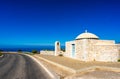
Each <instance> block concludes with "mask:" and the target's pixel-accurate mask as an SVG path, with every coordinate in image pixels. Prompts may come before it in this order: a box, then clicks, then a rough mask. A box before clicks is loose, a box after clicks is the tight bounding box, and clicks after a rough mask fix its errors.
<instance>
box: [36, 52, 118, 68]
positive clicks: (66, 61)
mask: <svg viewBox="0 0 120 79" xmlns="http://www.w3.org/2000/svg"><path fill="white" fill-rule="evenodd" d="M37 56H40V57H43V58H45V59H47V60H50V61H53V62H55V63H58V64H61V65H64V66H67V67H70V68H73V69H75V70H78V69H82V68H86V67H91V66H108V67H117V68H120V62H114V63H112V62H109V63H106V62H82V61H79V60H75V59H71V58H67V57H61V56H49V55H40V54H38V55H37Z"/></svg>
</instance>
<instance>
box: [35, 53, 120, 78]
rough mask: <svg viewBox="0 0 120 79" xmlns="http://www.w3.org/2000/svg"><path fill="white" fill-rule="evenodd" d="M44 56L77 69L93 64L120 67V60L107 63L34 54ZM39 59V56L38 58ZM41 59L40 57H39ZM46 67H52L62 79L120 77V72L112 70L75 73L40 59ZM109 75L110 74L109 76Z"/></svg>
mask: <svg viewBox="0 0 120 79" xmlns="http://www.w3.org/2000/svg"><path fill="white" fill-rule="evenodd" d="M37 56H39V57H42V58H45V59H47V60H50V61H52V62H55V63H58V64H61V65H64V66H67V67H70V68H72V69H75V70H80V69H84V68H88V67H91V66H106V67H113V68H120V62H116V63H112V62H109V63H106V62H82V61H79V60H75V59H71V58H67V57H60V56H49V55H40V54H38V55H34V57H37ZM38 59H39V58H38ZM39 60H40V59H39ZM40 61H41V62H42V63H43V64H44V65H45V66H46V67H48V68H49V69H51V70H52V71H54V72H56V73H57V74H58V75H60V76H61V79H63V78H66V79H88V78H89V79H120V73H118V72H112V71H93V72H89V73H88V72H87V73H85V74H82V75H81V73H78V74H75V75H74V74H73V73H72V72H68V71H66V70H64V69H61V68H59V67H57V66H55V65H53V64H50V63H47V62H45V61H43V60H40ZM105 75H106V76H105ZM107 75H109V76H107Z"/></svg>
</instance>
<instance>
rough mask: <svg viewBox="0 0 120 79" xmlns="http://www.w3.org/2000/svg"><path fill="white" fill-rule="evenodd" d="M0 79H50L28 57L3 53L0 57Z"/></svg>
mask: <svg viewBox="0 0 120 79" xmlns="http://www.w3.org/2000/svg"><path fill="white" fill-rule="evenodd" d="M0 79H51V78H50V77H49V76H48V74H47V73H46V72H45V71H44V70H43V69H42V67H40V66H39V65H38V64H37V63H36V62H35V61H34V60H32V59H31V58H30V57H28V56H25V55H21V54H5V55H4V56H3V57H0Z"/></svg>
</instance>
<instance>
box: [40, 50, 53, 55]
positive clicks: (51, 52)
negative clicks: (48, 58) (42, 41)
mask: <svg viewBox="0 0 120 79" xmlns="http://www.w3.org/2000/svg"><path fill="white" fill-rule="evenodd" d="M40 54H43V55H55V52H54V51H48V50H42V51H40Z"/></svg>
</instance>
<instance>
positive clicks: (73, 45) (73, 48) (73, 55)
mask: <svg viewBox="0 0 120 79" xmlns="http://www.w3.org/2000/svg"><path fill="white" fill-rule="evenodd" d="M72 57H75V44H72Z"/></svg>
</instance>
